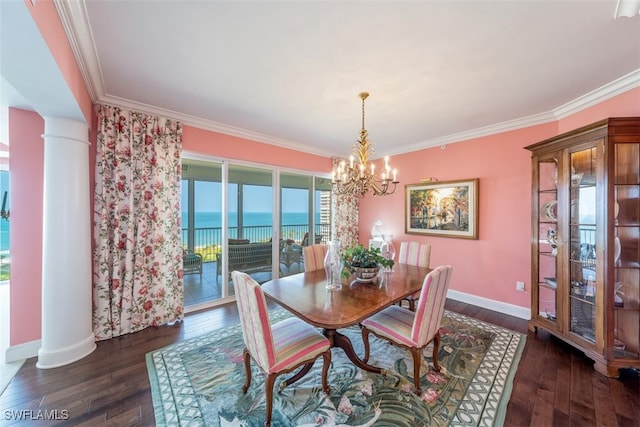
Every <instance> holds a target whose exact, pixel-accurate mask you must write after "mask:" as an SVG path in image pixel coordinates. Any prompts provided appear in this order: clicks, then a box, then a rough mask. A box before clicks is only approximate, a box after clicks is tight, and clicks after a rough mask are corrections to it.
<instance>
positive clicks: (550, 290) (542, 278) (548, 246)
mask: <svg viewBox="0 0 640 427" xmlns="http://www.w3.org/2000/svg"><path fill="white" fill-rule="evenodd" d="M557 166H558V165H557V160H556V159H546V160H543V161H540V162H539V164H538V172H539V174H538V203H539V209H538V212H539V215H538V289H537V291H538V292H537V293H538V297H537V299H538V315H539V316H540V317H542V318H545V319H548V320H550V321H552V322H556V321H557V317H558V314H557V313H558V298H557V288H558V282H557V274H556V273H557V271H558V267H557V264H558V258H557V256H558V198H557V194H558V191H557V188H556V187H557V180H558V167H557Z"/></svg>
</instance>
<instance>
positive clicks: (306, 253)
mask: <svg viewBox="0 0 640 427" xmlns="http://www.w3.org/2000/svg"><path fill="white" fill-rule="evenodd" d="M325 255H327V245H325V244H322V243H320V244H317V245H311V246H303V247H302V261H303V262H304V271H314V270H321V269H323V268H324V257H325Z"/></svg>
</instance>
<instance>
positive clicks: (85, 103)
mask: <svg viewBox="0 0 640 427" xmlns="http://www.w3.org/2000/svg"><path fill="white" fill-rule="evenodd" d="M24 2H25V4H26V5H27V8H28V9H29V13H31V17H32V18H33V20H34V21H35V23H36V25H37V26H38V28H39V29H40V33H42V37H43V38H44V40H45V42H46V43H47V46H49V50H50V51H51V54H52V55H53V57H54V59H55V61H56V64H58V68H60V71H61V72H62V75H63V76H64V78H65V80H66V81H67V84H68V85H69V89H70V90H71V93H73V95H74V96H75V98H76V101H77V102H78V105H79V106H80V109H81V110H82V113H83V114H84V117H85V120H86V122H87V123H89V124H90V123H91V111H92V102H91V97H90V96H89V92H88V90H87V87H86V86H85V84H84V80H83V78H82V73H81V72H80V68H79V67H78V64H77V63H76V59H75V57H74V56H73V51H72V50H71V45H70V44H69V41H68V39H67V35H66V34H65V32H64V27H63V26H62V23H61V22H60V16H59V15H58V12H57V11H56V7H55V5H54V2H53V1H37V2H34V3H35V5H33V4H31V1H30V0H24Z"/></svg>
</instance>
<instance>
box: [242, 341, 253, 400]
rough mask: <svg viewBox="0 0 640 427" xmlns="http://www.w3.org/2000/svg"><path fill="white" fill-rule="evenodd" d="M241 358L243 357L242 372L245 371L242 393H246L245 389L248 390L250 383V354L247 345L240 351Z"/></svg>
mask: <svg viewBox="0 0 640 427" xmlns="http://www.w3.org/2000/svg"><path fill="white" fill-rule="evenodd" d="M242 358H243V359H244V372H245V380H244V386H243V387H242V393H243V394H246V393H247V390H249V386H250V385H251V355H250V354H249V349H248V348H247V347H245V348H244V351H243V352H242Z"/></svg>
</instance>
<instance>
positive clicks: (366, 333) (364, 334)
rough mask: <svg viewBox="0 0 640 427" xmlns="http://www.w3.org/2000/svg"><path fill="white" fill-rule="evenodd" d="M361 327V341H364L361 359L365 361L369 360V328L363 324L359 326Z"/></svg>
mask: <svg viewBox="0 0 640 427" xmlns="http://www.w3.org/2000/svg"><path fill="white" fill-rule="evenodd" d="M360 327H361V328H362V342H363V343H364V357H363V358H362V361H363V362H364V363H367V362H368V361H369V330H368V329H367V328H365V327H364V326H360Z"/></svg>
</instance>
